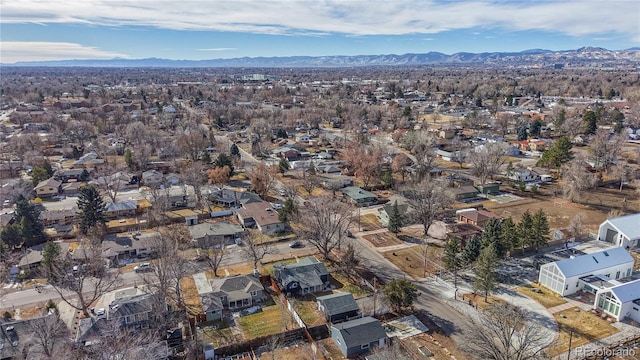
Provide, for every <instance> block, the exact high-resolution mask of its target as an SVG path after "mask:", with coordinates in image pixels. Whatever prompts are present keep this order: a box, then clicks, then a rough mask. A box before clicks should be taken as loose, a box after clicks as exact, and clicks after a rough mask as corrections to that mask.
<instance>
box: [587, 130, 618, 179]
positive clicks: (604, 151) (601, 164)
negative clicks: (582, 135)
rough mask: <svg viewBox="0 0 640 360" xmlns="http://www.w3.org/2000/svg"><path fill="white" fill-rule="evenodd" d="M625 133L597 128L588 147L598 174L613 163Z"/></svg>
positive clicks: (600, 174)
mask: <svg viewBox="0 0 640 360" xmlns="http://www.w3.org/2000/svg"><path fill="white" fill-rule="evenodd" d="M625 139H626V134H624V133H620V134H611V133H610V132H609V130H607V129H598V130H596V134H595V135H594V136H593V139H592V140H591V144H590V148H591V154H592V155H593V162H594V168H595V169H596V170H598V174H599V176H602V171H604V172H607V171H609V168H611V166H612V165H613V164H614V163H615V161H616V160H617V158H618V155H620V151H621V150H622V145H623V144H624V142H625Z"/></svg>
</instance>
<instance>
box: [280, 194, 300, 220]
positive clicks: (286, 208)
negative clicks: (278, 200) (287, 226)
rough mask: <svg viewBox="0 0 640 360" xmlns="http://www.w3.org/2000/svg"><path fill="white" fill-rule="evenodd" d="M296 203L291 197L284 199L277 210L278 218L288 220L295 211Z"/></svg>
mask: <svg viewBox="0 0 640 360" xmlns="http://www.w3.org/2000/svg"><path fill="white" fill-rule="evenodd" d="M296 211H297V209H296V204H295V203H294V202H293V200H291V199H287V200H285V201H284V205H283V206H282V209H280V211H279V212H278V220H280V221H282V222H285V221H287V220H289V218H290V217H291V216H292V215H294V214H295V213H296Z"/></svg>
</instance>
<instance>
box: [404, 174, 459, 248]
mask: <svg viewBox="0 0 640 360" xmlns="http://www.w3.org/2000/svg"><path fill="white" fill-rule="evenodd" d="M402 195H403V196H404V197H405V198H406V199H407V204H408V205H409V207H410V208H411V212H410V213H409V216H410V217H411V218H412V219H413V220H414V221H415V222H417V223H419V224H421V225H422V228H423V232H424V236H425V237H426V236H427V235H428V233H429V228H430V227H431V224H433V221H434V220H435V218H436V216H437V215H438V214H439V213H441V212H442V211H444V210H446V209H447V208H448V207H449V206H450V205H451V204H452V203H453V199H452V198H451V196H450V195H449V194H448V193H447V191H446V184H445V183H444V181H443V180H440V179H431V178H426V179H424V180H422V181H421V182H419V183H417V184H415V185H410V186H407V187H406V188H405V189H404V190H403V191H402Z"/></svg>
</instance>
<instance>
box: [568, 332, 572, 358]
mask: <svg viewBox="0 0 640 360" xmlns="http://www.w3.org/2000/svg"><path fill="white" fill-rule="evenodd" d="M571 340H573V330H571V332H570V333H569V351H568V352H567V360H571Z"/></svg>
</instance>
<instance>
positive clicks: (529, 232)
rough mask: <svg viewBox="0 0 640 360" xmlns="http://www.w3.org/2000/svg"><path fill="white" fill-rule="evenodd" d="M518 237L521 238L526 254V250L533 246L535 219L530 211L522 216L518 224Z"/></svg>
mask: <svg viewBox="0 0 640 360" xmlns="http://www.w3.org/2000/svg"><path fill="white" fill-rule="evenodd" d="M518 237H519V238H520V246H521V247H522V253H523V254H524V249H525V248H526V247H528V246H531V245H533V217H532V216H531V213H530V212H529V210H527V211H525V212H524V214H522V218H521V219H520V223H519V224H518Z"/></svg>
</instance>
